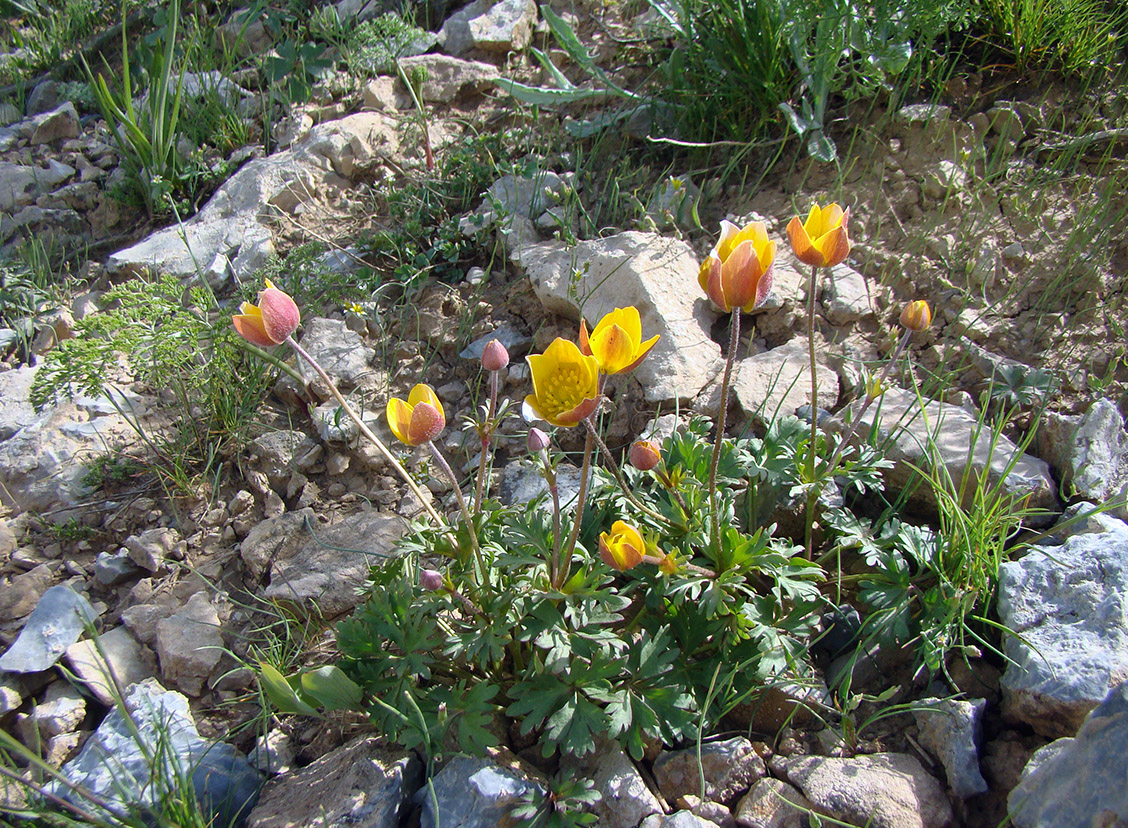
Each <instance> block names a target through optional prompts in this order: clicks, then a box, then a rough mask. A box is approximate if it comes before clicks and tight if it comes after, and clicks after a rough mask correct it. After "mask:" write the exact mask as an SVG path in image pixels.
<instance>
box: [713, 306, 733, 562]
mask: <svg viewBox="0 0 1128 828" xmlns="http://www.w3.org/2000/svg"><path fill="white" fill-rule="evenodd" d="M739 346H740V308H733V309H732V320H731V321H730V322H729V347H728V355H727V356H726V357H725V373H724V376H723V377H722V378H721V410H720V411H719V412H718V413H717V440H716V442H715V443H714V444H713V461H712V463H710V464H709V508H710V509H711V511H712V520H713V544H714V545H715V546H716V550H717V557H718V558H720V554H721V515H720V507H719V505H718V504H717V467H718V466H720V463H721V444H722V443H723V442H724V439H725V420H726V418H727V416H728V395H729V385H730V384H731V381H732V366H733V363H735V362H736V349H737V348H738V347H739Z"/></svg>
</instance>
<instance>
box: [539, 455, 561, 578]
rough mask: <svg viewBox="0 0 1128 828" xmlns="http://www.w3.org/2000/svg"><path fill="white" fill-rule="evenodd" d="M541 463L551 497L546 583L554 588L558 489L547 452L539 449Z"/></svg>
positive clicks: (557, 556)
mask: <svg viewBox="0 0 1128 828" xmlns="http://www.w3.org/2000/svg"><path fill="white" fill-rule="evenodd" d="M539 454H540V459H541V463H542V464H543V465H544V482H545V483H546V484H548V492H549V494H551V495H552V559H551V560H550V561H549V563H548V582H549V583H550V584H551V585H552V587H553V588H554V589H555V588H556V578H557V575H556V573H557V572H559V571H560V540H561V538H560V487H559V486H558V485H557V483H556V471H555V470H554V469H553V468H552V463H551V461H550V460H549V459H548V451H547V450H545V449H541V450H540V452H539Z"/></svg>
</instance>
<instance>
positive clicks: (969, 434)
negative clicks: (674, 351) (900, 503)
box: [769, 352, 1060, 526]
mask: <svg viewBox="0 0 1128 828" xmlns="http://www.w3.org/2000/svg"><path fill="white" fill-rule="evenodd" d="M769 353H770V352H769ZM860 406H861V403H860V402H856V403H854V404H852V405H851V406H849V407H848V408H847V411H848V412H849V413H850V416H851V417H853V416H856V415H857V412H858V410H859V408H860ZM845 414H846V411H844V412H842V413H840V414H838V415H837V416H835V417H832V418H830V419H829V420H827V424H826V427H827V428H828V429H829V430H831V431H834V432H838V433H843V432H844V431H845V430H846V429H847V425H846V423H847V420H846V419H845V416H844V415H845ZM871 430H875V431H876V440H877V442H878V444H879V445H887V446H888V450H887V451H886V454H885V456H886V457H887V458H888V459H889V460H892V461H893V464H894V465H893V468H891V469H886V470H885V472H884V477H885V483H886V485H887V486H889V487H890V488H892V489H894V490H899V489H901V488H903V487H904V486H905V484H906V483H908V481H909V480H910V478H912V477H913V476H914V475H915V472H914V471H913V468H912V467H913V466H917V467H927V466H928V464H929V460H928V458H929V456H930V455H929V445H930V443H931V444H932V445H933V446H934V450H935V457H936V458H937V459H938V460H939V462H941V463H943V464H944V466H945V467H946V468H947V470H948V473H949V474H950V475H951V478H952V480H953V481H954V482H955V484H956V485H959V481H960V480H962V479H963V477H964V475H965V473H967V474H973V475H980V476H984V475H985V476H986V481H987V483H988V484H989V485H991V486H994V485H995V484H996V483H1000V482H1001V484H1002V490H1003V493H1004V494H1006V495H1013V496H1014V497H1015V498H1024V497H1029V506H1030V507H1032V508H1036V509H1045V510H1047V514H1046V515H1044V516H1042V517H1041V518H1037V519H1035V518H1032V519H1030V520H1029V521H1028V522H1029V523H1030V524H1031V525H1037V526H1044V525H1046V524H1048V523H1050V522H1052V521H1053V513H1055V512H1057V511H1060V504H1059V502H1058V498H1057V483H1055V482H1054V479H1053V477H1052V476H1051V474H1050V467H1049V465H1048V464H1047V463H1046V462H1045V461H1044V460H1039V459H1038V458H1036V457H1032V456H1030V455H1028V454H1023V453H1021V452H1020V451H1019V448H1018V446H1016V445H1015V444H1014V443H1013V442H1011V440H1009V439H1008V438H1007V437H1006V436H1005V435H1004V436H1000V437H999V438H998V439H997V440H996V439H994V438H993V437H992V434H991V429H990V427H988V426H986V425H981V424H980V423H979V422H978V421H977V419H976V417H975V416H974V415H973V414H971V413H969V412H968V411H966V410H965V409H963V408H961V407H960V406H956V405H949V404H948V403H944V402H940V401H938V400H925V401H924V405H923V406H922V405H921V403H920V400H919V399H918V398H917V395H916V394H914V393H912V392H911V391H905V390H902V389H900V388H892V387H891V388H888V389H886V391H885V393H884V394H882V395H881V398H880V399H879V400H878V401H877V402H876V403H874V404H873V405H871V406H870V408H869V410H868V411H867V412H866V413H865V415H864V416H863V418H862V423H861V425H860V426H859V427H858V430H857V431H856V432H855V438H854V439H855V441H857V439H858V437H857V435H859V434H862V435H868V434H870V433H871ZM1012 459H1013V463H1012ZM912 498H913V500H914V502H916V503H917V504H918V505H920V506H927V507H932V508H935V507H936V495H935V492H934V491H933V488H932V487H931V486H928V485H923V486H917V487H916V489H915V491H914V492H913V495H912Z"/></svg>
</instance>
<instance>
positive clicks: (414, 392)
mask: <svg viewBox="0 0 1128 828" xmlns="http://www.w3.org/2000/svg"><path fill="white" fill-rule="evenodd" d="M419 403H427V404H428V405H433V406H434V407H435V408H436V409H437V410H438V412H439V414H441V415H442V416H443V417H444V418H445V417H446V412H445V411H443V404H442V403H441V402H439V397H438V395H437V394H436V393H435V391H434V389H432V388H431V386H429V385H425V384H424V383H418V384H417V385H416V386H415V387H414V388H412V389H411V393H410V394H408V395H407V404H408V405H410V406H411V407H412V408H415V406H417V405H419Z"/></svg>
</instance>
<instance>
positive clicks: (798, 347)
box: [704, 337, 838, 425]
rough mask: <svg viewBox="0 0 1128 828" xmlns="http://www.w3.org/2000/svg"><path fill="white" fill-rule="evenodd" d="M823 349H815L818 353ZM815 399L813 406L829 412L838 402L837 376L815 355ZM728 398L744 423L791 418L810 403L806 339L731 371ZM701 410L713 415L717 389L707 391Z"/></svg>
mask: <svg viewBox="0 0 1128 828" xmlns="http://www.w3.org/2000/svg"><path fill="white" fill-rule="evenodd" d="M822 350H823V349H821V348H820V349H819V351H820V352H821V351H822ZM816 360H817V361H818V371H817V372H816V379H817V382H818V398H817V400H816V402H815V405H816V406H817V407H819V408H822V409H829V408H833V407H834V404H835V403H837V402H838V374H837V373H836V372H835V371H834V369H833V368H831V367H830V365H828V364H827V363H826V362H825V361H824V360H823V359H822V358H820V355H816ZM733 376H734V379H733V384H732V395H731V396H730V399H735V401H736V403H737V405H738V406H739V407H740V410H741V412H742V413H743V414H744V417H745V418H746V419H751V420H752V421H754V422H756V423H760V424H763V425H766V424H767V423H770V422H771V421H772V420H774V419H775V418H776V417H779V416H782V415H792V416H793V415H794V414H795V412H796V411H797V410H798V409H799V408H800V407H801V406H804V405H810V402H811V366H810V356H809V353H808V346H807V338H806V337H796V338H795V339H793V340H791V341H790V342H788V343H787V344H786V345H780V346H779V347H778V348H772V349H771V350H770V351H765V352H764V353H762V354H756V355H755V356H750V357H745V358H744V359H742V360H740V362H739V363H738V364H737V366H735V367H734V370H733ZM707 399H708V402H707V403H706V404H705V406H704V408H705V410H707V411H708V412H710V413H713V414H715V413H716V411H717V408H718V407H719V406H720V386H719V383H718V385H717V386H716V387H715V388H713V389H710V393H709V394H708V397H707Z"/></svg>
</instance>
